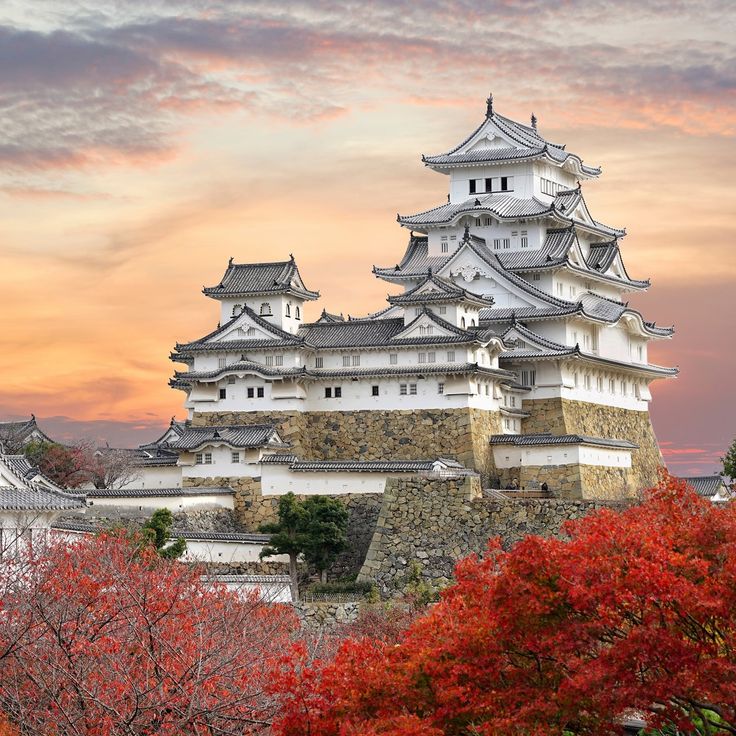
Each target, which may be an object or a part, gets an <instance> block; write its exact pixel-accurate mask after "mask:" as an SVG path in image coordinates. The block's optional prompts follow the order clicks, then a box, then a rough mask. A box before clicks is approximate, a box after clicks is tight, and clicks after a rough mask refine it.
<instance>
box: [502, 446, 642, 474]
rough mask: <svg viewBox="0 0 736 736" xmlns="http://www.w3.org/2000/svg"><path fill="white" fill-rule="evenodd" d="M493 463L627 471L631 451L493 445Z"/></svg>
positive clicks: (600, 448)
mask: <svg viewBox="0 0 736 736" xmlns="http://www.w3.org/2000/svg"><path fill="white" fill-rule="evenodd" d="M493 460H494V462H495V464H496V467H498V468H518V467H521V466H523V465H577V464H580V465H597V466H601V467H606V468H630V467H631V451H630V450H617V449H609V448H605V447H592V446H589V445H549V446H535V447H513V446H510V445H495V446H494V447H493Z"/></svg>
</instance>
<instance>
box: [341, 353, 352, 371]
mask: <svg viewBox="0 0 736 736" xmlns="http://www.w3.org/2000/svg"><path fill="white" fill-rule="evenodd" d="M342 367H343V368H348V367H350V356H349V355H343V356H342Z"/></svg>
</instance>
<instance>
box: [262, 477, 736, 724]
mask: <svg viewBox="0 0 736 736" xmlns="http://www.w3.org/2000/svg"><path fill="white" fill-rule="evenodd" d="M566 531H567V533H568V535H569V538H568V539H566V540H559V539H542V538H539V537H527V538H526V539H525V540H523V541H522V542H520V543H519V544H517V545H516V546H515V547H514V548H513V549H512V550H511V551H509V552H504V551H502V550H501V548H500V546H499V544H498V541H497V540H496V541H492V542H491V544H490V545H489V548H488V552H487V554H486V555H485V556H484V557H483V558H482V559H480V558H478V557H470V558H469V559H466V560H464V561H463V562H461V563H460V564H459V565H458V567H457V571H456V581H457V582H456V583H455V584H454V585H453V586H452V587H451V588H450V589H448V590H447V591H446V592H445V593H444V595H443V596H442V599H441V601H440V602H439V603H438V604H437V605H436V606H434V607H433V608H432V610H431V611H430V612H429V614H428V615H426V616H424V617H423V618H421V619H419V620H418V621H417V622H416V623H414V624H413V626H411V627H410V628H409V630H408V632H407V633H406V635H405V636H404V637H403V638H402V640H401V642H400V643H399V644H398V645H395V644H392V643H390V642H388V643H387V642H385V641H380V640H373V639H369V638H362V639H357V640H350V641H347V642H345V643H344V644H343V645H342V646H341V648H340V649H339V651H338V653H337V654H336V656H335V657H334V658H333V659H332V660H331V661H329V662H326V663H321V664H320V663H317V664H316V665H312V666H308V667H304V666H302V663H300V662H299V660H298V658H297V659H296V660H295V661H294V662H293V663H292V669H291V670H290V671H289V672H288V673H287V674H286V675H284V676H283V677H282V678H281V680H280V682H279V683H278V686H279V687H280V688H281V690H282V692H284V693H286V695H285V696H284V711H283V713H282V716H281V718H280V719H279V721H278V723H277V724H276V728H275V733H277V734H279V735H280V736H296V735H297V734H306V733H309V734H311V735H312V736H338V735H339V736H348V735H352V734H362V735H368V736H370V735H372V734H376V735H377V734H381V735H382V736H398V735H399V734H402V735H403V736H407V735H410V734H411V735H412V736H440V735H452V736H460V735H461V734H462V735H469V734H474V735H475V734H477V735H481V734H485V735H487V736H490V735H491V734H519V735H521V734H524V735H525V736H542V735H544V736H549V735H550V734H562V733H563V732H565V733H575V734H596V735H600V734H607V733H620V726H619V725H618V723H619V719H620V717H621V714H622V713H624V712H625V711H627V710H629V709H634V710H637V711H640V712H642V713H644V714H646V718H647V720H648V722H649V724H650V726H651V727H652V728H659V727H665V726H668V727H677V728H680V729H681V730H682V731H686V732H689V733H694V732H697V733H704V734H717V733H718V734H726V733H730V734H736V657H734V651H735V650H736V507H734V506H732V505H726V506H719V507H716V506H715V505H713V504H711V503H710V502H709V501H707V500H704V499H702V498H700V497H698V496H697V495H696V494H695V493H694V492H692V490H690V489H689V488H687V487H686V486H685V485H684V484H683V483H681V482H679V481H676V480H675V479H673V478H670V477H666V476H665V477H663V479H662V482H661V483H660V486H659V487H658V488H656V489H653V490H651V491H649V492H647V494H646V497H645V500H644V502H643V503H642V504H641V505H638V506H635V507H632V508H630V509H628V510H625V511H616V510H613V509H604V510H600V511H597V512H596V513H593V514H590V515H589V516H587V517H586V518H584V519H581V520H578V521H574V522H569V523H568V524H567V526H566Z"/></svg>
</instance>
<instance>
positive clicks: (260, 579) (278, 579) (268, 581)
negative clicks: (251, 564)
mask: <svg viewBox="0 0 736 736" xmlns="http://www.w3.org/2000/svg"><path fill="white" fill-rule="evenodd" d="M202 580H203V581H204V582H206V583H230V584H233V583H237V584H242V585H244V584H246V583H251V584H256V585H273V584H276V583H281V584H284V585H288V584H289V581H290V578H289V576H288V575H203V576H202Z"/></svg>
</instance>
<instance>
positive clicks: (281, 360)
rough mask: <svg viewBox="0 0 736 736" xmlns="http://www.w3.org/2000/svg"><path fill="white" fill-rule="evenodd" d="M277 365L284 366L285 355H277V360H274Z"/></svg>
mask: <svg viewBox="0 0 736 736" xmlns="http://www.w3.org/2000/svg"><path fill="white" fill-rule="evenodd" d="M274 362H275V363H276V365H283V364H284V356H283V355H277V356H276V359H275V360H274Z"/></svg>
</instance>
